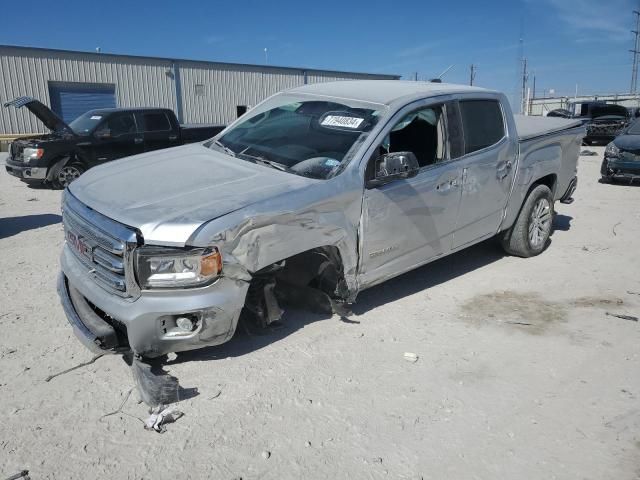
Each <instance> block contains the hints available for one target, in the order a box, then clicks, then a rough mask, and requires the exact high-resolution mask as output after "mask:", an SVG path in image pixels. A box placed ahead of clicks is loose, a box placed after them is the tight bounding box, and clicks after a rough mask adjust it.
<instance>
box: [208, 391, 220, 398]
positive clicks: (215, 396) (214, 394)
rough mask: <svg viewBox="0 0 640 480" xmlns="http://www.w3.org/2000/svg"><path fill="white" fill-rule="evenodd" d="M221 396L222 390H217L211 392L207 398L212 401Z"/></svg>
mask: <svg viewBox="0 0 640 480" xmlns="http://www.w3.org/2000/svg"><path fill="white" fill-rule="evenodd" d="M221 394H222V390H220V389H218V390H216V391H215V392H213V395H211V396H210V397H209V400H213V399H214V398H218V397H219V396H220V395H221Z"/></svg>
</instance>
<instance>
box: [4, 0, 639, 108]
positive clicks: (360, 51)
mask: <svg viewBox="0 0 640 480" xmlns="http://www.w3.org/2000/svg"><path fill="white" fill-rule="evenodd" d="M634 8H636V9H640V0H512V1H508V0H494V1H491V0H480V1H478V0H448V1H439V2H434V1H428V0H422V1H419V0H416V1H402V0H395V1H390V0H386V1H378V0H368V1H355V0H354V1H349V0H341V1H334V0H323V1H318V2H309V1H301V0H298V1H295V2H294V1H278V2H276V1H272V2H269V1H268V0H263V1H255V2H254V1H247V0H236V1H234V2H214V1H209V2H203V1H201V2H197V1H192V0H182V1H180V2H168V1H167V2H161V1H157V2H143V1H134V0H130V1H128V2H121V1H119V0H113V1H109V2H107V1H86V0H83V1H82V2H74V1H65V2H58V3H56V2H51V0H49V1H46V2H45V1H28V0H25V1H21V2H17V1H10V2H5V3H4V4H3V6H2V17H3V18H4V21H3V22H2V28H0V43H1V44H13V45H28V46H38V47H48V48H62V49H70V50H94V49H95V48H96V47H97V46H99V47H101V48H102V51H103V52H110V53H129V54H135V55H151V56H163V57H174V58H193V59H203V60H219V61H228V62H240V63H264V62H265V57H264V48H265V47H266V48H267V49H268V61H269V63H270V64H272V65H287V66H305V67H312V68H326V69H336V70H354V71H366V72H383V73H397V74H400V75H403V76H404V77H407V78H408V77H410V76H412V75H414V74H415V72H417V74H418V75H419V77H420V78H431V77H433V76H437V75H438V74H440V73H441V72H442V71H443V70H445V69H446V68H447V67H448V66H450V65H454V67H453V68H452V69H451V70H450V71H449V72H448V73H447V74H446V75H445V77H444V79H445V80H446V81H449V82H456V83H467V82H468V81H469V65H470V64H471V63H474V64H476V65H477V75H476V84H478V85H481V86H485V87H490V88H495V89H499V90H503V91H505V92H507V93H509V94H511V93H512V92H514V91H515V89H516V88H517V87H516V85H517V83H518V76H517V73H516V68H517V65H518V51H519V47H518V44H519V38H520V34H521V32H522V38H523V47H524V54H525V56H526V57H527V59H528V62H529V65H530V68H531V71H532V72H535V75H536V85H537V90H538V92H541V91H542V90H547V91H548V90H549V89H554V90H555V92H556V94H561V95H573V92H574V90H575V85H576V83H577V84H578V91H579V93H609V92H625V91H628V90H629V84H630V77H631V54H630V53H629V49H630V48H631V47H632V35H631V33H630V32H629V31H630V30H631V29H632V28H633V27H634V19H633V16H632V13H631V11H632V10H633V9H634ZM9 19H14V20H9Z"/></svg>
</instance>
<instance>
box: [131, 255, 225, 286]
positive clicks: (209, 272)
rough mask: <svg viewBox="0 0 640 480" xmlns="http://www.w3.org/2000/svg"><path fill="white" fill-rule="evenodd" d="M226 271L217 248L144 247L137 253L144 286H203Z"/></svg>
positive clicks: (139, 276)
mask: <svg viewBox="0 0 640 480" xmlns="http://www.w3.org/2000/svg"><path fill="white" fill-rule="evenodd" d="M221 272H222V256H221V255H220V252H219V251H218V249H217V248H215V247H213V248H192V249H182V248H164V247H141V248H140V249H138V250H137V253H136V273H137V275H138V282H140V286H141V287H142V288H178V287H201V286H204V285H207V284H209V283H211V282H213V281H214V280H215V279H216V278H217V277H218V275H220V273H221Z"/></svg>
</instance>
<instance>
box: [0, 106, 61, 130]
mask: <svg viewBox="0 0 640 480" xmlns="http://www.w3.org/2000/svg"><path fill="white" fill-rule="evenodd" d="M4 106H5V107H16V108H21V107H27V108H28V109H29V111H30V112H31V113H33V114H34V115H35V116H36V117H38V120H40V121H41V122H42V123H44V125H45V126H46V127H47V128H48V129H49V130H51V131H52V132H56V133H70V134H72V135H73V130H72V129H71V127H70V126H69V125H67V124H66V123H65V121H64V120H62V119H61V118H60V117H59V116H58V115H56V114H55V113H54V112H53V111H52V110H51V109H50V108H49V107H47V106H46V105H45V104H44V103H42V102H40V101H39V100H36V99H35V98H32V97H19V98H16V99H15V100H11V101H10V102H7V103H5V104H4Z"/></svg>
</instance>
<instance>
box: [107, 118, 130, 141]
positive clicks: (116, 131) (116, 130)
mask: <svg viewBox="0 0 640 480" xmlns="http://www.w3.org/2000/svg"><path fill="white" fill-rule="evenodd" d="M106 128H108V129H109V130H110V132H111V136H112V137H117V136H120V135H126V134H128V133H136V122H135V120H134V119H133V114H131V113H119V114H115V115H113V116H111V117H109V118H108V119H107V122H106Z"/></svg>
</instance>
